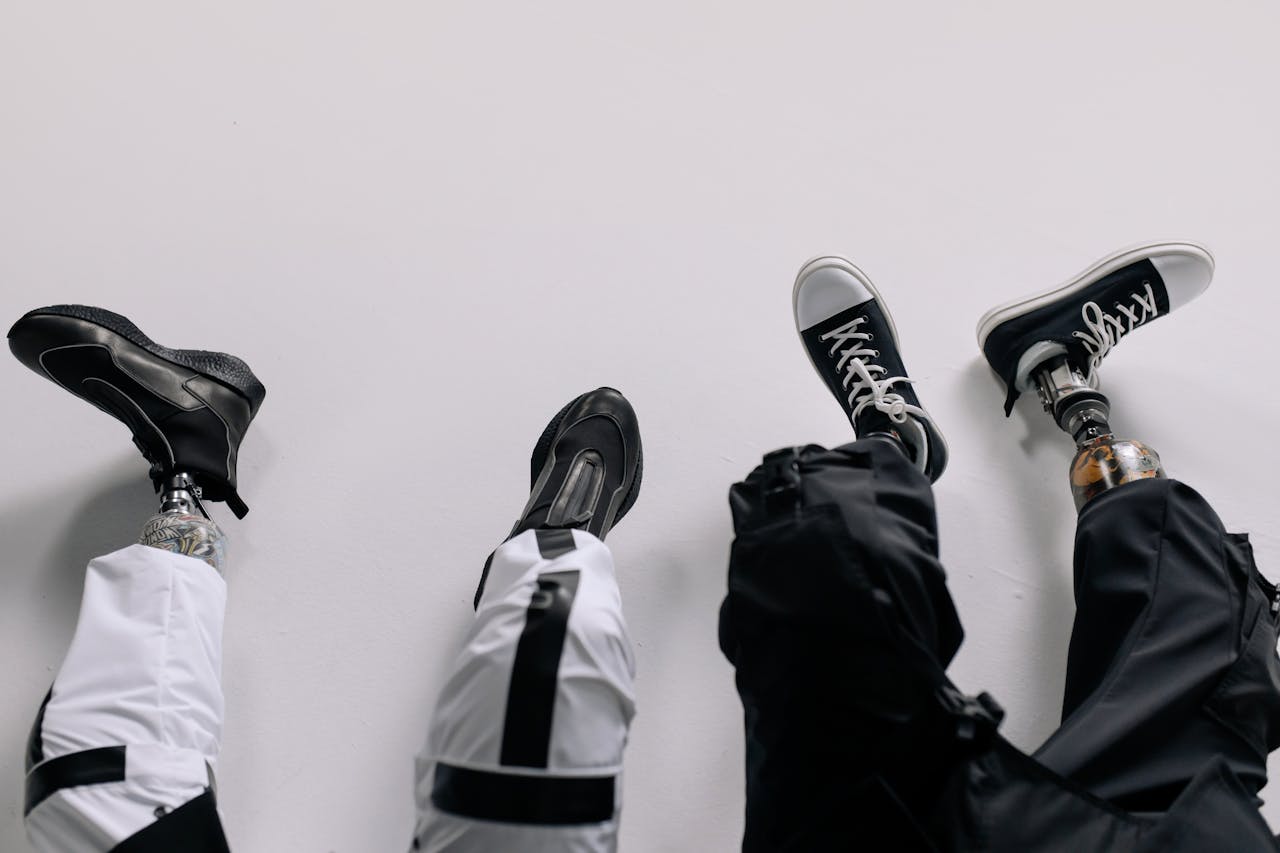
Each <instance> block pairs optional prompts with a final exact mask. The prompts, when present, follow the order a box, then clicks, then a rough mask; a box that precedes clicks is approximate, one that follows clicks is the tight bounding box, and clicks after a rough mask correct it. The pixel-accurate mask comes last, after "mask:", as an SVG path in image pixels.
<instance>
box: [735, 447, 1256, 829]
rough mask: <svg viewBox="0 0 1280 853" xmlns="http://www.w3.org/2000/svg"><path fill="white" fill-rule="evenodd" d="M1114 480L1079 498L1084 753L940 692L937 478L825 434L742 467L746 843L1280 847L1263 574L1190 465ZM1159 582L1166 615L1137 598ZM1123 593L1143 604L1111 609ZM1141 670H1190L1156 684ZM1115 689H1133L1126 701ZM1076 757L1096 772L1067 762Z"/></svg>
mask: <svg viewBox="0 0 1280 853" xmlns="http://www.w3.org/2000/svg"><path fill="white" fill-rule="evenodd" d="M1098 501H1105V503H1098V504H1097V505H1096V506H1093V505H1091V506H1090V507H1086V511H1085V513H1083V514H1082V515H1081V519H1080V534H1079V537H1078V550H1079V553H1078V556H1077V561H1076V568H1077V599H1078V606H1079V608H1080V614H1081V615H1080V618H1079V620H1078V621H1077V625H1076V630H1075V637H1076V638H1077V639H1076V640H1073V643H1072V647H1071V655H1070V669H1071V672H1070V673H1069V676H1068V678H1069V681H1070V685H1069V689H1068V695H1069V700H1068V701H1069V702H1070V703H1071V708H1070V709H1069V710H1068V722H1070V721H1071V720H1072V719H1074V718H1075V716H1076V715H1080V714H1086V715H1088V717H1087V718H1085V717H1081V718H1080V719H1081V721H1082V722H1081V723H1080V724H1079V725H1082V726H1083V729H1084V730H1085V734H1087V735H1088V736H1087V737H1081V738H1080V739H1078V740H1076V739H1074V738H1073V736H1072V735H1071V732H1070V731H1068V732H1067V733H1066V734H1064V735H1059V736H1055V739H1051V741H1050V743H1049V744H1046V749H1047V750H1048V749H1049V748H1050V747H1052V751H1051V758H1056V757H1057V756H1058V755H1063V756H1068V755H1069V756H1072V759H1073V762H1074V763H1073V764H1072V765H1071V766H1067V764H1066V762H1065V760H1064V759H1058V760H1057V762H1056V763H1055V764H1052V765H1051V764H1049V763H1046V762H1044V761H1041V760H1039V758H1038V757H1034V758H1033V757H1030V756H1027V755H1025V754H1023V753H1022V752H1020V751H1019V750H1018V749H1016V748H1015V747H1013V746H1012V745H1010V744H1008V743H1007V742H1005V741H1004V740H1003V739H1000V738H999V737H996V738H994V739H993V740H991V741H990V742H988V743H987V744H985V745H984V744H983V743H981V742H963V739H961V738H959V737H958V736H957V731H958V730H957V729H956V727H955V725H954V718H953V717H952V716H949V715H948V714H947V713H946V712H945V711H944V710H943V709H942V708H941V707H940V705H939V702H938V699H937V692H936V689H935V688H936V686H937V678H936V673H938V672H940V671H941V670H942V669H943V668H945V666H946V665H947V664H948V663H949V662H950V660H951V658H952V657H953V656H954V654H955V652H956V650H957V648H958V647H959V644H960V641H961V638H962V636H963V635H962V632H961V629H960V623H959V620H958V618H957V617H956V613H955V609H954V606H953V604H952V602H951V598H950V596H949V594H948V593H947V591H946V585H945V576H944V574H943V570H942V567H941V565H940V564H939V562H938V559H937V535H936V530H937V528H936V523H935V519H934V508H933V499H932V494H931V491H930V488H929V484H928V481H927V480H926V479H925V478H924V477H923V476H922V475H921V474H920V473H919V472H918V471H916V470H915V468H914V467H913V466H911V465H910V463H908V462H907V460H906V458H905V456H904V455H903V454H902V453H901V452H900V451H899V450H898V449H896V448H895V447H893V446H892V445H891V444H890V443H888V442H885V441H882V440H877V439H872V440H864V441H859V442H856V443H854V444H851V445H847V446H845V447H842V448H837V449H835V450H824V449H823V448H820V447H816V446H810V447H806V448H803V449H802V450H800V451H799V453H798V457H797V459H796V464H795V465H794V466H792V467H791V470H790V476H788V469H787V468H786V467H785V466H780V465H779V462H778V457H777V456H776V455H771V456H770V457H766V464H765V465H762V466H761V467H760V468H757V469H756V470H755V471H753V472H752V474H751V475H750V476H748V477H747V479H746V480H745V481H744V482H742V483H739V484H737V485H735V486H734V487H733V489H732V490H731V492H730V506H731V509H732V511H733V516H734V525H735V530H736V533H737V538H736V539H735V541H734V544H733V549H732V553H731V557H730V565H729V583H728V586H729V591H728V595H727V596H726V598H725V601H724V604H723V605H722V608H721V614H720V643H721V648H722V650H723V651H724V653H725V654H726V656H727V657H728V658H729V660H730V662H732V663H733V664H734V667H735V670H736V675H735V677H736V682H737V687H738V691H739V694H740V696H741V698H742V702H743V709H744V721H745V730H746V731H745V734H746V760H747V768H746V776H747V808H746V831H745V834H744V838H743V850H744V851H764V850H797V851H799V850H853V849H857V850H878V849H893V850H984V851H986V850H991V851H995V850H1011V851H1012V850H1068V849H1069V850H1113V849H1114V850H1147V849H1150V850H1200V849H1230V850H1241V851H1244V850H1275V849H1280V848H1277V846H1276V845H1275V843H1274V841H1273V839H1272V838H1271V836H1270V834H1269V832H1268V831H1267V827H1266V824H1265V822H1264V821H1263V820H1262V818H1261V816H1260V815H1259V814H1258V812H1257V808H1256V806H1255V804H1254V802H1253V794H1254V792H1256V790H1257V785H1258V784H1259V781H1260V780H1264V779H1265V754H1266V751H1267V750H1268V749H1270V748H1271V747H1272V746H1273V744H1274V738H1275V737H1276V732H1277V731H1278V730H1280V729H1278V728H1277V726H1276V725H1275V724H1274V722H1273V720H1274V715H1273V714H1272V713H1271V712H1270V711H1269V709H1270V708H1273V707H1275V703H1276V702H1277V701H1278V700H1280V678H1278V677H1277V675H1280V667H1277V665H1276V662H1275V653H1274V639H1275V621H1274V619H1273V617H1272V615H1271V613H1270V609H1269V603H1268V605H1267V606H1266V607H1261V606H1260V604H1261V603H1266V602H1267V593H1268V591H1269V590H1268V587H1267V586H1265V585H1264V584H1265V582H1263V581H1261V579H1260V576H1258V575H1257V573H1256V569H1254V568H1253V566H1252V561H1251V560H1249V561H1247V564H1246V562H1245V561H1244V560H1243V559H1242V558H1243V557H1244V556H1246V555H1247V554H1246V552H1247V547H1245V546H1244V545H1242V540H1240V539H1238V538H1232V537H1229V536H1226V535H1225V534H1223V533H1222V529H1221V524H1220V522H1218V521H1217V518H1216V516H1214V515H1213V513H1212V510H1210V509H1209V508H1208V506H1207V504H1205V503H1204V501H1203V499H1202V498H1200V497H1199V496H1198V495H1196V494H1195V493H1194V492H1193V491H1192V490H1190V489H1189V488H1187V487H1186V486H1183V485H1182V484H1180V483H1176V482H1172V481H1163V482H1154V483H1152V484H1150V485H1148V484H1134V485H1129V486H1125V487H1123V488H1121V489H1117V490H1115V491H1114V492H1111V493H1109V494H1107V495H1104V496H1103V497H1102V498H1099V499H1098ZM1094 510H1096V511H1094ZM1113 540H1114V541H1113ZM1152 566H1154V567H1155V569H1158V571H1156V570H1155V569H1153V568H1152ZM1142 567H1146V568H1145V569H1143V568H1142ZM1215 583H1216V584H1217V585H1216V586H1215ZM1224 587H1225V589H1224ZM1112 590H1116V591H1117V592H1116V593H1115V594H1112ZM1135 596H1137V600H1135ZM1147 599H1149V600H1152V601H1157V602H1159V604H1158V606H1157V608H1156V611H1152V612H1158V614H1159V618H1154V619H1153V618H1147V619H1142V618H1141V614H1142V613H1143V612H1148V610H1149V609H1148V608H1146V606H1145V605H1143V604H1142V603H1141V601H1143V600H1147ZM1166 603H1167V605H1168V607H1169V608H1173V610H1172V611H1169V612H1167V611H1166V610H1165V609H1163V608H1164V607H1165V605H1166ZM1114 609H1118V610H1120V611H1123V612H1124V613H1126V614H1129V616H1130V619H1129V621H1128V623H1127V624H1128V626H1129V628H1128V629H1126V628H1125V627H1124V625H1123V624H1121V625H1112V624H1111V623H1109V622H1108V623H1107V630H1105V631H1104V630H1101V628H1102V626H1101V625H1099V624H1097V623H1096V622H1095V620H1106V619H1110V618H1111V616H1110V615H1108V614H1109V612H1110V610H1114ZM1201 611H1210V613H1208V614H1204V613H1201ZM1171 614H1173V615H1176V616H1177V617H1178V618H1173V617H1172V615H1171ZM1150 615H1151V614H1150V613H1148V617H1150ZM1183 617H1185V618H1183ZM1188 624H1189V625H1190V626H1191V627H1189V628H1184V626H1185V625H1188ZM1095 628H1098V629H1099V630H1097V631H1096V632H1095V631H1094V629H1095ZM1184 630H1185V631H1188V632H1189V634H1188V636H1187V637H1184V636H1183V634H1182V632H1183V631H1184ZM1268 637H1269V638H1270V641H1269V642H1270V647H1269V648H1268V639H1267V638H1268ZM922 650H924V651H927V652H928V653H929V654H931V655H932V659H931V660H928V661H926V662H924V663H923V664H922V663H921V658H920V655H919V652H921V651H922ZM1166 653H1167V654H1168V655H1169V656H1170V659H1165V658H1164V657H1163V655H1164V654H1166ZM1148 671H1149V672H1150V673H1152V676H1153V678H1157V679H1158V678H1164V677H1165V676H1166V675H1168V674H1169V673H1173V672H1179V673H1180V674H1183V675H1182V677H1180V678H1178V679H1171V683H1170V684H1168V685H1165V686H1162V687H1160V689H1156V688H1157V687H1158V686H1157V685H1153V684H1150V683H1148V682H1150V681H1151V680H1152V679H1151V678H1147V677H1146V675H1145V674H1146V673H1147V672H1148ZM1091 685H1093V686H1091ZM1117 687H1123V691H1122V692H1121V693H1118V694H1112V693H1110V692H1109V691H1110V689H1112V688H1117ZM1144 688H1146V689H1150V692H1151V694H1152V696H1151V698H1150V699H1149V700H1146V701H1144V700H1143V698H1142V691H1143V690H1144ZM1113 695H1116V696H1119V697H1120V698H1121V701H1122V702H1123V703H1125V704H1124V706H1123V707H1122V708H1120V709H1119V711H1120V713H1119V714H1118V716H1116V719H1115V722H1114V723H1113V722H1112V721H1111V717H1112V716H1113V715H1112V714H1111V713H1103V711H1111V710H1114V709H1113V708H1112V704H1111V697H1112V696H1113ZM1259 708H1262V709H1263V710H1259ZM1224 721H1225V722H1224ZM1144 722H1146V723H1149V724H1150V725H1153V726H1156V727H1157V729H1156V732H1155V734H1154V735H1153V736H1150V737H1148V736H1147V732H1146V730H1145V729H1144V727H1143V724H1144ZM1242 733H1243V734H1242ZM1161 735H1163V737H1164V739H1165V740H1167V741H1169V744H1170V745H1169V746H1168V748H1167V749H1164V750H1160V749H1157V748H1156V747H1157V746H1158V744H1157V743H1156V741H1158V740H1160V737H1161ZM1250 742H1252V744H1253V746H1254V747H1259V745H1261V746H1260V747H1259V748H1258V749H1256V750H1255V753H1254V755H1255V757H1254V758H1253V759H1252V760H1250V759H1249V756H1248V754H1247V751H1246V750H1245V749H1243V748H1242V747H1241V745H1248V744H1249V743H1250ZM1117 747H1119V748H1117ZM1090 750H1094V751H1093V752H1090ZM1135 762H1136V763H1135ZM1081 768H1085V769H1087V770H1088V772H1087V773H1084V774H1082V775H1081V777H1080V780H1073V779H1071V778H1068V777H1067V776H1066V775H1064V774H1063V773H1060V772H1058V770H1059V769H1061V770H1064V771H1066V772H1067V773H1075V772H1077V771H1079V770H1080V769H1081ZM1135 780H1136V782H1135ZM1086 783H1088V784H1086ZM1093 783H1098V784H1101V785H1102V787H1101V788H1100V790H1101V791H1104V792H1106V794H1107V795H1108V796H1120V797H1122V798H1123V797H1131V796H1133V795H1135V792H1136V793H1137V794H1139V795H1140V796H1141V797H1147V802H1148V803H1149V802H1154V800H1151V799H1150V797H1151V796H1153V795H1154V794H1155V793H1158V794H1159V796H1160V797H1161V798H1162V799H1161V800H1160V802H1161V803H1162V805H1163V807H1162V808H1161V809H1159V811H1161V812H1163V814H1158V815H1154V816H1147V815H1141V814H1134V813H1132V812H1131V811H1130V810H1127V809H1125V808H1123V807H1121V806H1120V805H1117V804H1116V803H1115V802H1112V801H1109V800H1108V799H1106V798H1104V796H1100V795H1098V792H1097V791H1093V790H1091V788H1090V784H1093ZM1210 839H1211V840H1212V842H1213V843H1208V841H1209V840H1210Z"/></svg>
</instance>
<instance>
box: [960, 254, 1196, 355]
mask: <svg viewBox="0 0 1280 853" xmlns="http://www.w3.org/2000/svg"><path fill="white" fill-rule="evenodd" d="M1162 255H1189V256H1191V257H1193V258H1198V259H1199V260H1201V261H1203V262H1204V263H1205V264H1207V265H1208V267H1209V276H1210V278H1212V276H1213V267H1214V261H1213V255H1212V254H1211V253H1210V252H1209V250H1208V249H1206V248H1205V247H1204V246H1201V245H1199V244H1197V243H1188V242H1175V241H1169V242H1162V243H1144V244H1141V245H1138V246H1132V247H1129V248H1127V249H1121V250H1120V251H1118V252H1115V253H1113V254H1111V255H1108V256H1107V257H1105V258H1103V259H1102V260H1100V261H1098V262H1097V263H1095V264H1094V265H1093V266H1091V267H1089V268H1088V269H1086V270H1085V271H1084V272H1082V273H1080V274H1079V275H1077V276H1075V277H1074V278H1072V279H1070V280H1068V281H1067V282H1066V283H1065V284H1063V285H1061V286H1059V287H1056V288H1054V289H1053V290H1050V291H1044V292H1041V293H1037V294H1035V295H1033V296H1024V297H1022V298H1020V299H1015V300H1013V301H1011V302H1006V303H1004V304H1003V305H997V306H996V307H995V308H992V309H991V310H990V311H988V312H987V313H985V314H983V315H982V319H980V320H979V321H978V349H980V350H983V351H984V352H985V347H986V343H987V336H988V335H990V334H991V332H992V331H993V330H994V329H995V328H996V326H999V325H1000V324H1001V323H1004V322H1007V321H1008V320H1012V319H1014V318H1016V317H1020V316H1022V315H1023V314H1027V313H1029V312H1031V311H1035V310H1036V309H1037V308H1042V307H1044V306H1045V305H1048V304H1050V303H1051V302H1056V301H1057V300H1059V299H1062V298H1063V297H1066V296H1070V295H1071V294H1073V293H1076V292H1077V291H1080V290H1083V289H1084V288H1086V287H1088V286H1089V285H1091V284H1093V283H1094V282H1095V281H1097V280H1098V279H1100V278H1105V277H1106V276H1108V275H1111V273H1113V272H1115V271H1116V270H1119V269H1123V268H1124V267H1127V266H1129V265H1130V264H1134V263H1137V262H1138V261H1142V260H1147V259H1153V260H1154V259H1155V258H1158V257H1160V256H1162ZM1168 289H1169V288H1168V283H1167V282H1166V290H1168ZM1198 293H1199V291H1197V292H1196V293H1191V294H1177V296H1178V297H1179V298H1177V299H1176V300H1175V299H1174V296H1175V294H1174V293H1170V294H1169V298H1170V301H1171V302H1173V303H1174V304H1175V305H1181V304H1183V303H1185V302H1187V301H1189V300H1190V299H1191V298H1193V297H1194V296H1196V295H1197V294H1198Z"/></svg>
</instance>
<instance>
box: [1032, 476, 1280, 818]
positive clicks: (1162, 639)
mask: <svg viewBox="0 0 1280 853" xmlns="http://www.w3.org/2000/svg"><path fill="white" fill-rule="evenodd" d="M1269 588H1270V584H1268V583H1267V582H1266V581H1265V580H1264V579H1263V578H1262V576H1261V575H1260V574H1258V571H1257V568H1256V567H1255V566H1254V564H1253V559H1252V555H1251V551H1250V550H1249V549H1248V544H1247V539H1246V538H1245V537H1228V536H1227V534H1226V532H1225V531H1224V530H1223V528H1222V522H1221V521H1219V520H1218V516H1217V515H1216V514H1215V513H1214V511H1213V509H1212V507H1210V506H1209V504H1208V503H1207V502H1206V501H1205V500H1204V498H1203V497H1201V496H1200V495H1199V494H1198V493H1196V492H1195V490H1193V489H1191V488H1189V487H1188V486H1186V485H1184V484H1182V483H1179V482H1177V481H1174V480H1146V481H1140V482H1137V483H1131V484H1129V485H1126V486H1124V487H1122V488H1119V489H1114V490H1112V491H1110V492H1107V493H1104V494H1102V495H1100V496H1099V497H1097V498H1095V499H1094V500H1093V501H1090V502H1089V504H1087V505H1086V506H1085V508H1084V511H1083V512H1082V513H1081V515H1080V521H1079V525H1078V529H1077V533H1076V553H1075V590H1076V620H1075V625H1074V628H1073V630H1072V635H1071V645H1070V649H1069V652H1068V657H1067V678H1066V690H1065V692H1064V698H1063V722H1062V726H1061V727H1060V728H1059V729H1058V731H1057V732H1055V733H1054V735H1053V736H1052V737H1051V738H1049V740H1048V741H1047V742H1046V743H1045V744H1044V746H1042V747H1041V748H1040V750H1039V751H1038V752H1037V753H1036V758H1037V759H1038V760H1039V761H1040V762H1041V763H1043V764H1044V765H1046V766H1047V767H1051V768H1053V769H1054V770H1056V771H1057V772H1059V773H1061V774H1062V775H1064V776H1069V777H1071V778H1072V779H1073V780H1075V781H1076V782H1079V783H1080V784H1082V785H1084V786H1086V787H1087V788H1089V790H1091V791H1093V792H1094V793H1096V794H1097V795H1098V796H1100V797H1103V798H1105V799H1107V800H1110V801H1112V802H1114V803H1116V804H1118V805H1120V806H1122V807H1125V808H1128V809H1131V810H1134V811H1144V812H1163V811H1166V810H1168V809H1169V808H1170V806H1171V805H1172V803H1173V801H1174V799H1175V798H1176V797H1177V796H1178V794H1179V793H1181V791H1182V790H1183V789H1184V788H1185V787H1186V786H1187V785H1188V784H1189V783H1190V782H1191V779H1192V778H1193V777H1194V776H1195V775H1196V774H1197V773H1198V772H1199V771H1200V770H1201V768H1203V767H1204V766H1205V765H1206V764H1207V763H1209V762H1210V761H1211V760H1213V759H1214V758H1220V759H1222V760H1223V761H1224V762H1225V763H1226V765H1227V767H1228V769H1229V770H1230V771H1231V772H1232V773H1234V774H1235V775H1236V776H1237V777H1238V778H1239V779H1240V781H1241V783H1242V784H1243V785H1244V787H1245V788H1246V789H1248V790H1249V792H1250V794H1256V793H1257V792H1258V790H1260V789H1261V788H1262V786H1263V785H1264V784H1266V778H1267V767H1266V756H1267V753H1268V752H1270V751H1271V750H1272V749H1275V747H1276V746H1277V745H1280V742H1278V740H1277V738H1280V660H1278V659H1277V658H1276V655H1275V646H1276V639H1277V625H1276V620H1275V618H1274V617H1273V616H1272V614H1271V612H1270V608H1271V597H1272V596H1273V595H1274V592H1273V591H1271V594H1270V595H1268V594H1267V591H1264V590H1268V591H1269Z"/></svg>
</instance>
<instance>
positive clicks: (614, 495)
mask: <svg viewBox="0 0 1280 853" xmlns="http://www.w3.org/2000/svg"><path fill="white" fill-rule="evenodd" d="M530 467H531V472H530V479H531V480H532V482H533V486H532V490H531V492H530V494H529V502H528V503H527V504H525V507H524V511H523V512H522V513H521V514H520V518H519V520H518V521H516V524H515V527H514V528H512V530H511V535H512V536H515V535H516V534H518V533H522V532H523V531H525V530H532V529H534V528H569V527H576V528H578V529H579V530H586V531H587V532H589V533H592V534H594V535H595V536H596V537H598V538H600V539H603V538H604V537H605V536H606V535H607V534H608V533H609V530H610V529H611V528H612V527H613V525H614V524H616V523H617V522H618V521H619V520H620V519H621V518H622V517H623V516H624V515H626V514H627V510H629V509H631V506H632V504H634V503H635V502H636V496H637V495H639V494H640V478H641V475H642V473H643V470H644V454H643V452H642V451H641V447H640V426H639V424H638V423H637V422H636V413H635V411H634V410H633V409H632V408H631V404H630V403H628V402H627V398H626V397H624V396H622V394H621V393H620V392H618V391H616V390H614V389H613V388H597V389H596V390H594V391H590V392H588V393H586V394H583V395H581V396H579V397H577V398H575V399H574V400H572V401H571V402H570V403H569V404H568V405H567V406H565V407H564V408H563V409H561V410H560V412H559V413H558V414H557V415H556V416H555V417H554V418H552V419H551V423H549V424H547V428H546V429H545V430H543V432H542V437H541V438H539V439H538V444H537V446H535V447H534V449H533V457H532V458H531V459H530Z"/></svg>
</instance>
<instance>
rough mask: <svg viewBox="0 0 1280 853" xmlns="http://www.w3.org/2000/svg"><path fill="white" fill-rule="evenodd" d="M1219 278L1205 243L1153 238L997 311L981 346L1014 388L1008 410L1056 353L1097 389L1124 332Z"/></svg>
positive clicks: (987, 318) (986, 321) (981, 329)
mask: <svg viewBox="0 0 1280 853" xmlns="http://www.w3.org/2000/svg"><path fill="white" fill-rule="evenodd" d="M1212 278H1213V255H1211V254H1209V250H1208V249H1205V248H1204V247H1203V246H1198V245H1196V244H1194V243H1172V242H1171V243H1152V244H1150V245H1145V246H1139V247H1137V248H1133V249H1125V250H1122V251H1119V252H1116V253H1115V254H1112V255H1109V256H1107V257H1105V258H1103V259H1102V260H1100V261H1098V262H1097V263H1096V264H1094V265H1093V266H1091V267H1089V269H1087V270H1085V271H1084V272H1082V273H1080V274H1079V275H1078V276H1076V277H1075V278H1073V279H1071V280H1070V281H1068V282H1067V283H1066V284H1063V285H1062V286H1060V287H1057V288H1054V289H1053V290H1050V291H1047V292H1045V293H1040V294H1036V295H1035V296H1028V297H1024V298H1022V299H1017V300H1014V301H1013V302H1007V303H1005V304H1004V305H999V306H997V307H995V308H992V309H991V310H990V311H988V312H987V313H986V314H984V315H982V319H981V320H979V321H978V347H979V348H980V349H981V350H982V354H983V355H985V356H986V357H987V362H988V363H989V364H990V365H991V369H992V370H994V371H995V372H996V374H997V375H998V376H999V377H1000V378H1001V379H1002V380H1003V381H1004V383H1005V386H1006V387H1007V388H1008V397H1007V398H1006V400H1005V407H1004V411H1005V414H1006V415H1008V414H1009V413H1011V412H1012V411H1013V404H1014V402H1015V401H1016V400H1017V399H1018V395H1019V394H1021V393H1022V392H1024V391H1033V390H1034V389H1035V380H1034V371H1035V369H1036V367H1037V366H1039V365H1040V364H1043V363H1044V362H1045V361H1047V360H1048V359H1050V358H1054V357H1056V356H1060V355H1066V356H1067V357H1068V359H1069V360H1070V361H1071V362H1072V363H1073V364H1074V365H1075V366H1076V367H1077V368H1079V369H1080V371H1081V372H1082V373H1084V374H1085V376H1086V378H1088V380H1089V383H1090V384H1091V385H1092V386H1093V387H1095V388H1096V387H1097V384H1098V366H1099V365H1100V364H1101V363H1102V359H1103V358H1105V357H1106V355H1107V353H1109V352H1110V351H1111V348H1112V347H1114V346H1115V345H1116V343H1118V342H1119V340H1120V339H1121V338H1122V337H1124V336H1125V335H1127V334H1129V333H1130V332H1132V331H1133V330H1134V329H1136V328H1138V327H1140V326H1144V325H1146V324H1147V323H1150V322H1151V321H1152V320H1155V319H1157V318H1159V317H1163V316H1164V315H1166V314H1168V313H1169V312H1170V311H1173V310H1174V309H1175V308H1178V307H1179V306H1181V305H1185V304H1186V303H1188V302H1190V301H1191V300H1192V299H1194V298H1195V297H1197V296H1199V295H1200V294H1201V293H1203V292H1204V290H1205V288H1207V287H1208V286H1209V282H1210V280H1211V279H1212Z"/></svg>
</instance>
